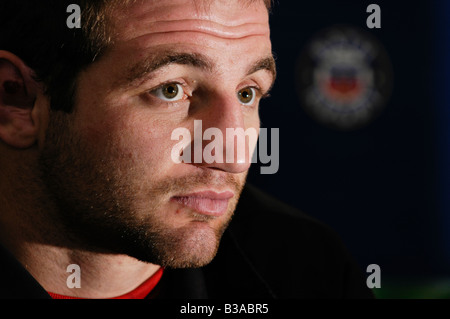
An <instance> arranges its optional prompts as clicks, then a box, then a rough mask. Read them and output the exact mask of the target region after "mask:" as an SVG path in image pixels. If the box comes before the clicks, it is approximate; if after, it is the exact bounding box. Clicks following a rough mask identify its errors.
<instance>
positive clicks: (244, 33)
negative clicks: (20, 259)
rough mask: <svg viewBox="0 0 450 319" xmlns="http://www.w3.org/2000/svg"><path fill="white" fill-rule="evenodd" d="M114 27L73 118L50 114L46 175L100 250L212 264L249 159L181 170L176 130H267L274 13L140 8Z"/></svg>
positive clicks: (64, 211) (118, 17)
mask: <svg viewBox="0 0 450 319" xmlns="http://www.w3.org/2000/svg"><path fill="white" fill-rule="evenodd" d="M113 23H114V30H115V32H114V34H113V41H114V43H113V45H112V46H111V48H109V49H108V51H107V52H106V53H105V55H103V56H102V57H101V58H100V59H99V60H98V61H97V62H96V63H94V64H92V65H91V66H90V67H89V68H88V69H86V70H85V71H83V72H82V73H81V75H80V77H79V80H78V87H77V96H76V103H75V104H76V105H75V108H74V110H75V111H74V113H73V114H70V115H66V114H58V113H55V114H52V115H51V118H50V124H49V127H48V130H47V137H46V140H45V146H44V149H43V151H42V156H41V163H42V167H43V176H44V177H43V178H44V180H45V182H46V184H47V186H48V188H49V189H50V191H51V193H52V195H53V196H54V198H55V200H56V202H57V203H58V205H59V208H60V210H61V217H62V219H63V220H64V221H65V224H66V225H67V229H68V231H70V232H72V233H74V234H77V236H79V237H81V240H83V243H84V244H86V243H89V245H91V248H95V249H99V250H101V251H105V252H115V253H123V254H128V255H130V256H134V257H136V258H138V259H141V260H144V261H148V262H152V263H155V264H160V265H163V266H166V267H192V266H202V265H205V264H207V263H208V262H210V261H211V259H212V258H213V257H214V255H215V253H216V251H217V247H218V244H219V240H220V237H221V235H222V233H223V231H224V230H225V228H226V226H227V224H228V222H229V221H230V219H231V217H232V214H233V212H234V209H235V207H236V204H237V201H238V198H239V195H240V192H241V190H242V187H243V185H244V183H245V178H246V175H247V170H248V168H249V161H248V160H247V161H246V162H245V163H243V162H240V161H237V160H235V161H234V162H233V163H222V164H217V163H213V164H207V163H205V162H203V163H194V162H193V163H192V164H189V163H181V164H177V163H175V162H174V161H173V160H172V157H171V151H172V148H173V147H174V145H175V144H176V143H178V141H174V140H172V139H171V135H172V132H173V131H174V130H175V129H177V128H187V129H189V130H190V132H191V135H192V136H194V120H201V121H202V127H203V130H206V129H207V128H211V127H215V128H218V129H220V130H221V131H222V132H223V133H224V134H223V135H224V136H225V131H226V128H243V129H244V130H246V129H248V128H256V129H258V130H259V116H258V102H259V98H260V96H261V94H264V93H265V92H267V90H269V88H270V86H271V85H272V82H273V74H272V72H271V70H270V68H271V67H273V65H272V64H270V63H268V62H270V58H271V43H270V35H269V25H268V13H267V9H266V8H265V6H264V4H263V2H262V1H261V2H255V3H254V4H251V5H248V6H246V5H243V2H242V1H237V0H236V1H205V2H203V1H195V2H194V1H191V0H174V1H142V2H140V1H138V2H136V4H133V5H132V6H131V7H127V8H122V9H121V10H118V11H117V12H116V13H115V15H114V21H113ZM252 95H254V96H255V97H256V98H255V99H253V98H252ZM208 142H209V141H207V142H205V141H204V142H203V143H204V144H203V147H204V146H205V145H206V144H207V143H208ZM228 143H229V141H228ZM226 147H227V143H224V154H225V148H226Z"/></svg>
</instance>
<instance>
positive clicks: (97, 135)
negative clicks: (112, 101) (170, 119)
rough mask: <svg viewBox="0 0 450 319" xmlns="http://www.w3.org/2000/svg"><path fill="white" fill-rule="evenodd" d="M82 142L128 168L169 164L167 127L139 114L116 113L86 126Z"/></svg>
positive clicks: (168, 133)
mask: <svg viewBox="0 0 450 319" xmlns="http://www.w3.org/2000/svg"><path fill="white" fill-rule="evenodd" d="M84 132H85V134H86V136H85V138H86V139H87V140H88V141H89V143H90V144H91V145H92V147H94V148H99V149H102V153H103V155H104V157H109V158H110V159H111V160H115V161H117V162H118V164H120V163H121V164H123V165H127V166H128V167H127V169H130V168H131V167H142V166H146V167H162V166H165V165H167V163H168V161H169V160H170V158H171V157H170V153H171V149H172V144H173V143H174V142H173V141H171V139H170V138H171V133H172V129H171V126H170V124H169V123H165V122H164V121H161V120H155V119H152V118H150V117H148V116H147V117H145V116H143V115H142V114H126V113H115V114H110V115H108V116H105V117H104V119H103V120H102V121H101V122H99V123H97V124H95V125H93V124H91V125H87V126H86V127H85V130H84Z"/></svg>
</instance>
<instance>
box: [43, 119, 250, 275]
mask: <svg viewBox="0 0 450 319" xmlns="http://www.w3.org/2000/svg"><path fill="white" fill-rule="evenodd" d="M51 115H52V116H51V118H50V122H49V127H48V130H47V135H46V140H45V146H44V148H43V150H42V153H41V157H40V161H39V164H40V170H41V172H42V177H41V178H42V181H43V183H44V185H45V187H46V188H47V190H48V193H49V194H50V198H51V200H52V201H53V202H54V203H55V204H56V207H57V214H58V216H57V218H55V219H52V220H59V221H60V222H61V224H62V225H61V229H64V232H65V234H64V236H66V237H67V238H69V241H70V242H71V243H72V244H74V246H78V248H80V247H81V249H88V250H91V251H97V252H99V253H108V254H125V255H129V256H132V257H134V258H137V259H139V260H141V261H144V262H149V263H153V264H157V265H161V266H163V267H166V268H167V267H169V268H188V267H201V266H204V265H206V264H208V263H209V262H210V261H211V260H212V259H213V258H214V256H215V254H216V252H217V249H218V247H219V243H220V239H221V237H222V235H223V232H224V231H225V229H226V228H227V226H228V224H229V222H230V221H231V218H232V215H233V212H234V210H235V207H236V205H237V201H238V198H239V194H240V193H241V191H242V188H243V185H244V183H245V176H243V178H242V177H241V179H242V180H238V179H237V178H236V177H235V176H233V175H231V174H229V175H228V174H227V175H223V174H221V175H217V174H215V173H214V172H211V170H203V171H202V172H201V173H199V174H198V175H191V176H184V177H180V178H176V179H175V178H172V179H170V178H169V179H164V180H159V181H152V182H151V181H148V180H145V179H143V176H148V174H144V167H137V166H130V165H128V167H127V165H126V162H124V161H123V159H124V158H122V157H123V156H122V157H121V155H120V154H118V153H117V150H115V149H114V145H112V144H111V147H96V148H93V147H90V146H89V145H88V144H87V143H85V142H83V140H82V139H81V138H80V137H79V136H78V135H77V134H76V133H75V130H74V129H72V122H71V120H70V115H67V114H64V113H61V112H57V113H54V112H51ZM169 160H170V159H169ZM124 163H125V164H124ZM138 181H141V182H140V183H139V182H138ZM204 185H217V186H222V187H223V186H224V185H226V186H228V187H229V188H231V189H232V190H233V191H234V192H235V194H236V196H235V197H234V198H233V199H232V200H230V202H229V205H228V211H227V213H226V214H225V215H224V216H222V217H220V218H221V219H220V220H216V219H217V218H215V217H210V216H205V215H201V214H197V213H195V212H190V213H187V214H186V215H187V216H188V217H189V222H187V223H185V224H182V225H177V226H174V225H173V224H171V220H170V219H169V220H167V216H173V214H169V213H168V212H165V211H164V208H165V207H167V202H168V201H169V199H170V196H173V194H180V193H184V192H185V191H186V190H189V189H194V188H195V187H197V186H199V187H201V186H204Z"/></svg>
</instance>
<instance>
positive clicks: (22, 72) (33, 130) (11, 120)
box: [0, 50, 39, 149]
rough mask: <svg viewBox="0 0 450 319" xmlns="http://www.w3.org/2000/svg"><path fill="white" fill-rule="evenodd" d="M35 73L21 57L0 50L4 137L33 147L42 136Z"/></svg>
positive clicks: (0, 130) (13, 143)
mask: <svg viewBox="0 0 450 319" xmlns="http://www.w3.org/2000/svg"><path fill="white" fill-rule="evenodd" d="M32 74H33V73H32V70H31V69H30V68H29V67H27V66H26V65H25V63H24V62H23V61H22V60H21V59H20V58H18V57H17V56H16V55H14V54H12V53H11V52H8V51H2V50H0V140H2V141H3V142H5V143H6V144H8V145H9V146H12V147H14V148H20V149H24V148H29V147H31V146H33V145H34V144H35V143H36V140H37V138H38V132H39V127H38V123H37V121H38V117H37V116H36V115H35V112H33V108H34V104H35V100H36V94H37V88H38V86H37V84H36V81H35V80H34V79H33V77H32Z"/></svg>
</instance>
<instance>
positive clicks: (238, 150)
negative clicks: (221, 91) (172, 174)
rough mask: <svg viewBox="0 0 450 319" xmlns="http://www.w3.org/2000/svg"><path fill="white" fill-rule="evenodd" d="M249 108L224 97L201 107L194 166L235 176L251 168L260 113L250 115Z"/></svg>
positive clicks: (230, 97)
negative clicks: (247, 109) (247, 110)
mask: <svg viewBox="0 0 450 319" xmlns="http://www.w3.org/2000/svg"><path fill="white" fill-rule="evenodd" d="M216 97H217V95H216ZM246 107H247V106H245V105H242V104H241V103H239V101H238V99H237V97H236V96H233V95H223V96H222V97H221V98H215V99H214V101H209V103H208V105H206V106H203V107H201V108H199V111H198V112H196V114H195V118H196V120H195V123H194V135H193V136H194V138H193V141H192V143H193V145H194V147H193V148H192V149H193V152H192V157H193V160H192V161H191V163H192V165H196V166H198V167H203V168H209V169H217V170H221V171H224V172H228V173H233V174H238V173H243V172H246V171H247V170H248V169H249V168H250V165H251V159H252V155H253V151H254V149H255V146H256V142H257V140H258V134H259V116H258V112H257V111H255V112H246V110H245V108H246ZM200 159H201V160H200Z"/></svg>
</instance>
